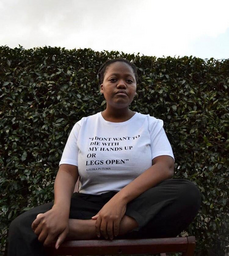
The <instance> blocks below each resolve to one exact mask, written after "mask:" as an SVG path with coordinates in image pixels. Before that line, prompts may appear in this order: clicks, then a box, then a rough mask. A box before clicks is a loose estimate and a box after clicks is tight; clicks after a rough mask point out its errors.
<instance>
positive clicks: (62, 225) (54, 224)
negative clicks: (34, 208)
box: [32, 164, 78, 248]
mask: <svg viewBox="0 0 229 256" xmlns="http://www.w3.org/2000/svg"><path fill="white" fill-rule="evenodd" d="M77 179H78V168H77V167H76V166H73V165H68V164H62V165H60V168H59V171H58V173H57V176H56V180H55V184H54V193H55V197H54V205H53V207H52V209H51V210H50V211H48V212H46V213H41V214H38V215H37V218H36V219H35V221H34V222H33V224H32V228H33V230H34V233H35V234H36V235H37V236H38V240H39V241H41V242H43V244H44V245H47V244H49V243H51V242H56V248H58V247H59V245H60V244H61V243H62V242H63V241H64V239H65V237H66V235H67V233H68V219H69V211H70V202H71V196H72V193H73V191H74V187H75V183H76V181H77Z"/></svg>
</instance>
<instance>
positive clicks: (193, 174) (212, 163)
mask: <svg viewBox="0 0 229 256" xmlns="http://www.w3.org/2000/svg"><path fill="white" fill-rule="evenodd" d="M115 57H124V58H127V59H129V60H131V61H133V62H134V63H135V64H136V65H137V67H138V68H139V76H140V81H139V85H138V98H137V99H135V101H134V102H133V104H132V109H134V110H136V111H139V112H142V113H149V114H151V115H153V116H156V117H158V118H161V119H163V120H164V122H165V129H166V132H167V134H168V137H169V139H170V141H171V144H172V145H173V149H174V153H175V157H176V174H175V177H182V178H188V179H190V180H192V181H193V182H195V183H196V184H197V185H198V186H199V188H200V190H201V192H202V207H201V211H200V213H199V214H198V216H197V218H196V219H195V221H194V222H193V223H192V225H191V226H190V227H189V229H188V230H186V232H188V233H189V234H193V235H195V236H196V238H197V242H198V246H197V253H196V255H211V254H212V255H224V251H225V250H226V249H225V248H226V246H227V245H228V244H229V235H228V233H229V223H228V219H229V203H228V197H229V189H228V188H229V172H228V171H229V160H228V156H229V143H228V142H229V140H228V131H229V95H228V92H229V60H228V59H227V60H220V61H219V60H215V59H210V60H202V59H199V58H195V57H192V56H191V57H182V58H171V57H167V58H155V57H147V56H139V55H134V54H125V53H120V52H107V51H103V52H95V51H93V50H91V49H79V50H75V49H74V50H66V49H63V48H51V47H44V48H36V49H29V50H25V49H23V48H22V47H18V48H15V49H10V48H8V47H6V46H2V47H0V58H1V60H0V120H1V122H0V140H1V143H0V154H1V158H0V166H1V170H0V188H1V197H0V218H1V221H0V234H1V252H2V253H3V252H4V250H5V249H4V248H5V242H6V236H7V228H8V226H9V223H10V221H11V220H12V219H14V218H15V217H16V216H17V215H19V214H20V213H21V212H23V211H24V210H26V209H29V208H32V207H34V206H36V205H38V204H42V203H44V202H48V201H50V200H52V198H53V182H54V177H55V175H56V172H57V170H58V162H59V160H60V157H61V153H62V150H63V147H64V145H65V142H66V139H67V136H68V134H69V132H70V130H71V128H72V126H73V125H74V123H75V122H76V121H77V120H79V119H80V118H81V117H83V116H86V115H90V114H92V113H95V112H98V111H101V110H102V109H103V108H104V101H103V98H102V96H101V95H100V93H99V90H98V81H97V80H96V73H97V70H98V68H99V67H100V65H101V64H102V63H103V62H104V61H105V60H107V59H108V58H115ZM214 253H215V254H214Z"/></svg>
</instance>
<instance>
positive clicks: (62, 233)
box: [32, 205, 69, 249]
mask: <svg viewBox="0 0 229 256" xmlns="http://www.w3.org/2000/svg"><path fill="white" fill-rule="evenodd" d="M68 223H69V217H68V215H67V214H64V213H63V209H61V208H60V207H58V206H55V205H54V206H53V208H52V209H51V210H49V211H47V212H45V213H40V214H38V215H37V217H36V219H35V220H34V221H33V223H32V229H33V231H34V233H35V234H36V235H37V236H38V240H39V241H40V242H43V244H44V245H48V244H50V243H53V242H55V247H56V249H58V248H59V246H60V244H61V243H62V242H63V241H64V240H65V238H66V236H67V235H68V232H69V227H68Z"/></svg>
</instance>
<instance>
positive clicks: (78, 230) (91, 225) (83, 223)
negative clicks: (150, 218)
mask: <svg viewBox="0 0 229 256" xmlns="http://www.w3.org/2000/svg"><path fill="white" fill-rule="evenodd" d="M137 227H138V223H137V222H136V221H135V220H134V219H133V218H131V217H129V216H126V215H125V216H124V217H123V219H122V221H121V223H120V230H119V235H121V236H123V235H125V234H127V233H129V232H130V231H132V230H133V229H135V228H137ZM96 238H98V237H97V235H96V230H95V220H78V219H69V234H68V236H67V239H68V240H73V239H75V240H83V239H85V240H87V239H96Z"/></svg>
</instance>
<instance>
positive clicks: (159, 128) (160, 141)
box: [149, 117, 174, 159]
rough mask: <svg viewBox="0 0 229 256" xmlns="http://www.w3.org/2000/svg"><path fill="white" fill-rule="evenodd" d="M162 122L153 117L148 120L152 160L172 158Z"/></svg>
mask: <svg viewBox="0 0 229 256" xmlns="http://www.w3.org/2000/svg"><path fill="white" fill-rule="evenodd" d="M163 124H164V123H163V121H162V120H160V119H155V118H153V117H151V118H150V120H149V129H150V139H151V155H152V159H154V158H155V157H158V156H162V155H167V156H171V157H172V158H174V154H173V150H172V147H171V144H170V142H169V140H168V137H167V135H166V133H165V130H164V127H163Z"/></svg>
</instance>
